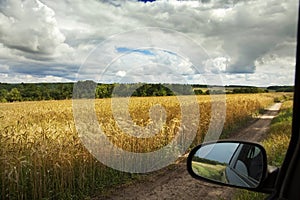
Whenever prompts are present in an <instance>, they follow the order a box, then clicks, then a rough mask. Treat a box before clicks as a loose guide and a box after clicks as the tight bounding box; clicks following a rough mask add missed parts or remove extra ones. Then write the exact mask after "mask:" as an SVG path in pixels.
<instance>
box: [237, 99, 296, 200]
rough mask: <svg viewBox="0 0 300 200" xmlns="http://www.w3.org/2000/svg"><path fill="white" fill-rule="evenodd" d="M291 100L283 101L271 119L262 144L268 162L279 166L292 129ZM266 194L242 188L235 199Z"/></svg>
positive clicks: (250, 199)
mask: <svg viewBox="0 0 300 200" xmlns="http://www.w3.org/2000/svg"><path fill="white" fill-rule="evenodd" d="M292 106H293V102H292V101H291V100H289V101H285V102H284V103H283V105H282V107H281V111H280V113H279V115H278V116H277V117H275V118H274V119H273V120H272V123H271V127H270V130H269V133H268V136H267V138H266V139H265V140H264V141H263V142H262V145H263V146H264V148H265V149H266V151H267V156H268V164H269V165H273V166H277V167H280V166H281V164H282V162H283V159H284V157H285V154H286V151H287V148H288V145H289V142H290V137H291V131H292V113H293V112H292ZM267 196H268V195H266V194H261V193H257V192H250V191H245V190H242V191H240V192H238V193H237V195H236V196H235V198H234V199H235V200H260V199H265V198H266V197H267Z"/></svg>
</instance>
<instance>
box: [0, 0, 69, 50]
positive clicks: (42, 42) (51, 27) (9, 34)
mask: <svg viewBox="0 0 300 200" xmlns="http://www.w3.org/2000/svg"><path fill="white" fill-rule="evenodd" d="M0 11H1V13H0V21H1V22H2V23H1V28H0V42H1V43H2V44H4V45H5V46H7V47H9V48H12V49H16V50H19V51H22V52H25V53H37V54H52V53H53V52H54V51H55V49H56V48H57V47H58V46H59V45H60V44H61V43H63V42H64V40H65V37H64V35H63V34H62V33H61V32H60V30H59V29H58V27H57V23H56V20H55V17H54V16H55V12H54V11H53V10H52V9H50V8H49V7H47V6H46V5H44V4H42V3H41V2H39V1H32V0H27V1H19V0H11V1H8V0H7V1H1V4H0Z"/></svg>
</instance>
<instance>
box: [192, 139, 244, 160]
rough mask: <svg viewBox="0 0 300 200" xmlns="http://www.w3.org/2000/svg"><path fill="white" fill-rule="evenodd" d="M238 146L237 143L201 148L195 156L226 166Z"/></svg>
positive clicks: (217, 144)
mask: <svg viewBox="0 0 300 200" xmlns="http://www.w3.org/2000/svg"><path fill="white" fill-rule="evenodd" d="M238 146H239V144H238V143H215V144H212V145H207V146H203V147H201V148H200V149H199V150H198V151H197V152H196V154H195V155H196V156H198V157H200V158H206V159H208V160H214V161H218V162H220V163H227V164H228V163H229V161H230V159H231V158H232V156H233V154H234V152H235V150H236V149H237V147H238Z"/></svg>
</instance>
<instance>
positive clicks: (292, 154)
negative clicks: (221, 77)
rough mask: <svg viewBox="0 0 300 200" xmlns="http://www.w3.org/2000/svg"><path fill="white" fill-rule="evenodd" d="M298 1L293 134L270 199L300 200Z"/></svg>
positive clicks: (299, 15) (299, 16) (299, 31)
mask: <svg viewBox="0 0 300 200" xmlns="http://www.w3.org/2000/svg"><path fill="white" fill-rule="evenodd" d="M299 3H300V1H298V26H297V47H296V67H295V84H294V100H293V101H294V104H293V120H292V134H291V139H290V143H289V147H288V150H287V152H286V156H285V159H284V161H283V164H282V166H281V168H280V171H279V174H278V178H277V181H276V183H275V190H274V193H273V194H272V195H270V196H269V198H268V199H270V200H271V199H299V197H300V190H299V185H298V184H299V179H300V44H299V41H300V40H299V38H300V28H299V18H300V14H299V10H300V5H299Z"/></svg>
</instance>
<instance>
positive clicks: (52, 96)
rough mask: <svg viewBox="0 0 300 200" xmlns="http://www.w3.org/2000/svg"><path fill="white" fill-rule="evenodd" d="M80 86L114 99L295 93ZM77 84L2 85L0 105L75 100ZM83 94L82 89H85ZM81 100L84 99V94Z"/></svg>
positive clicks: (254, 89)
mask: <svg viewBox="0 0 300 200" xmlns="http://www.w3.org/2000/svg"><path fill="white" fill-rule="evenodd" d="M77 84H78V86H79V87H80V85H82V86H84V87H85V86H86V85H91V86H93V87H92V88H96V89H95V96H94V97H95V98H111V97H112V96H114V97H115V96H119V97H125V96H138V97H149V96H174V95H178V94H179V95H190V94H196V95H208V94H221V93H227V94H236V93H263V92H268V91H269V90H271V91H275V92H292V91H293V87H292V86H270V87H268V88H259V87H250V86H225V91H224V90H220V89H219V90H218V89H214V90H212V89H208V88H210V87H208V86H207V85H183V84H149V83H147V84H145V83H134V84H127V83H126V84H125V83H124V84H118V83H115V84H103V83H95V82H93V81H80V82H78V83H77ZM73 86H74V83H17V84H9V83H0V102H14V101H40V100H63V99H71V98H72V97H73ZM82 91H83V90H82ZM78 97H80V98H84V97H85V94H84V93H83V94H80V95H79V96H78Z"/></svg>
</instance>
